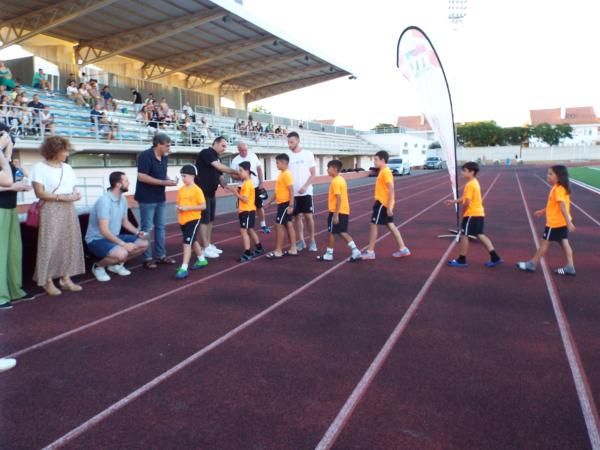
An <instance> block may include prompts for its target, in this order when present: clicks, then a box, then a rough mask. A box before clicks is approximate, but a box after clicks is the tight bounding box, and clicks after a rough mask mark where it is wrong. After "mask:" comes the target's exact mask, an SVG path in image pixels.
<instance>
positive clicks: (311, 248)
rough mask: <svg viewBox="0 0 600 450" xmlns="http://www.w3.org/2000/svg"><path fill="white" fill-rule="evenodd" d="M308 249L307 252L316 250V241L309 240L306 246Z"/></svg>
mask: <svg viewBox="0 0 600 450" xmlns="http://www.w3.org/2000/svg"><path fill="white" fill-rule="evenodd" d="M308 251H309V252H316V251H317V243H316V242H315V241H311V243H310V245H309V246H308Z"/></svg>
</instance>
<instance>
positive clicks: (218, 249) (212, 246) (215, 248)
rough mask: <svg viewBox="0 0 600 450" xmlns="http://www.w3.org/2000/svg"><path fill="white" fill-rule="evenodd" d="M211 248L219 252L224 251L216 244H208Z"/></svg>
mask: <svg viewBox="0 0 600 450" xmlns="http://www.w3.org/2000/svg"><path fill="white" fill-rule="evenodd" d="M208 248H209V249H211V250H212V251H213V252H215V253H217V254H219V255H220V254H221V253H223V250H221V249H220V248H218V247H217V246H216V245H215V244H210V245H209V246H208Z"/></svg>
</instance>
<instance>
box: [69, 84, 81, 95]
mask: <svg viewBox="0 0 600 450" xmlns="http://www.w3.org/2000/svg"><path fill="white" fill-rule="evenodd" d="M78 92H79V90H78V89H77V88H76V87H75V86H67V95H77V93H78Z"/></svg>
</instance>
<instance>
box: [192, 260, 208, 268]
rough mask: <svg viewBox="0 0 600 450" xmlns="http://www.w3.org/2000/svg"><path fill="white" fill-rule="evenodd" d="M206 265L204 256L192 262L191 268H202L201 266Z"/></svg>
mask: <svg viewBox="0 0 600 450" xmlns="http://www.w3.org/2000/svg"><path fill="white" fill-rule="evenodd" d="M206 266H208V261H207V260H206V258H203V259H197V260H196V262H195V263H194V264H192V267H191V269H192V270H198V269H202V268H203V267H206Z"/></svg>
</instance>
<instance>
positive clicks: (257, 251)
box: [253, 247, 265, 256]
mask: <svg viewBox="0 0 600 450" xmlns="http://www.w3.org/2000/svg"><path fill="white" fill-rule="evenodd" d="M264 254H265V248H264V247H263V248H256V249H254V252H253V256H261V255H264Z"/></svg>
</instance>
